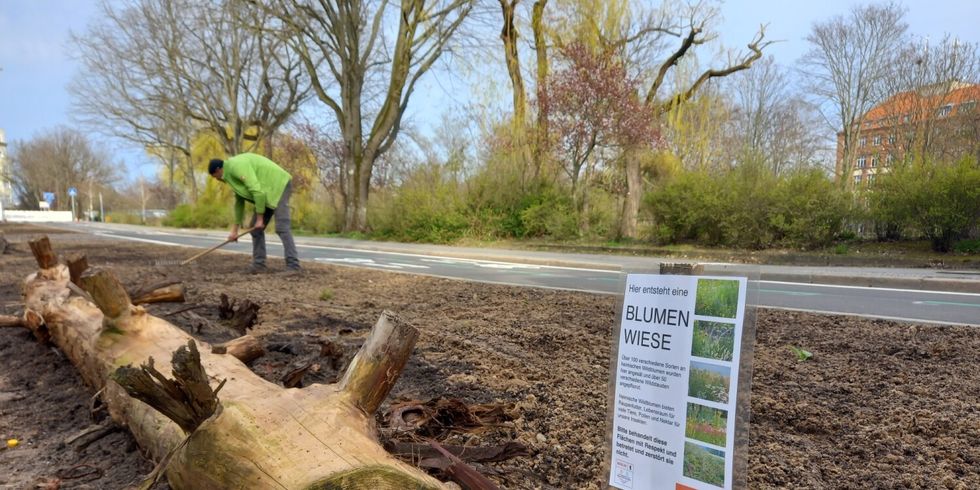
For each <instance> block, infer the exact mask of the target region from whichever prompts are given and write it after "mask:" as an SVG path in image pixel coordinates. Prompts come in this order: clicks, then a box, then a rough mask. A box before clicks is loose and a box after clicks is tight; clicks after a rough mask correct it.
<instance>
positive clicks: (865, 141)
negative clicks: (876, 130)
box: [858, 138, 868, 146]
mask: <svg viewBox="0 0 980 490" xmlns="http://www.w3.org/2000/svg"><path fill="white" fill-rule="evenodd" d="M867 144H868V138H861V139H859V140H858V146H864V145H867Z"/></svg>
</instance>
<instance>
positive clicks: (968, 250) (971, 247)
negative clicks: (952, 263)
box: [953, 238, 980, 254]
mask: <svg viewBox="0 0 980 490" xmlns="http://www.w3.org/2000/svg"><path fill="white" fill-rule="evenodd" d="M953 250H954V251H956V252H957V253H961V254H980V238H975V239H973V240H960V241H958V242H956V243H955V244H954V245H953Z"/></svg>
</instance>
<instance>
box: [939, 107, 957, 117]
mask: <svg viewBox="0 0 980 490" xmlns="http://www.w3.org/2000/svg"><path fill="white" fill-rule="evenodd" d="M950 112H953V104H946V105H944V106H942V107H940V108H939V111H938V112H937V114H938V115H939V117H946V116H948V115H949V113H950Z"/></svg>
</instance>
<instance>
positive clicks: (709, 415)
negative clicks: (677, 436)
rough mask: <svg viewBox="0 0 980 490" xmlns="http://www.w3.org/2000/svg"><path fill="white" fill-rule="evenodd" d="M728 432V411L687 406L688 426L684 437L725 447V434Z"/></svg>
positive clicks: (694, 405)
mask: <svg viewBox="0 0 980 490" xmlns="http://www.w3.org/2000/svg"><path fill="white" fill-rule="evenodd" d="M727 430H728V411H727V410H720V409H717V408H711V407H706V406H704V405H698V404H697V403H688V404H687V424H686V426H685V429H684V436H685V437H690V438H691V439H697V440H699V441H701V442H707V443H708V444H714V445H715V446H722V447H724V446H725V439H726V436H725V432H726V431H727Z"/></svg>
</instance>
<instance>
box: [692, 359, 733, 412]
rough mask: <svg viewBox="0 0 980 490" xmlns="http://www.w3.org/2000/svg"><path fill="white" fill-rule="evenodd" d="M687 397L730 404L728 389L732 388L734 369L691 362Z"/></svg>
mask: <svg viewBox="0 0 980 490" xmlns="http://www.w3.org/2000/svg"><path fill="white" fill-rule="evenodd" d="M690 373H691V374H690V377H688V383H687V396H690V397H694V398H700V399H702V400H710V401H713V402H718V403H728V387H729V386H731V381H732V368H730V367H727V366H716V365H714V364H708V363H705V362H698V361H691V371H690Z"/></svg>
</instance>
